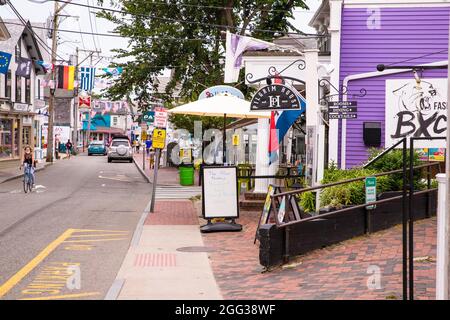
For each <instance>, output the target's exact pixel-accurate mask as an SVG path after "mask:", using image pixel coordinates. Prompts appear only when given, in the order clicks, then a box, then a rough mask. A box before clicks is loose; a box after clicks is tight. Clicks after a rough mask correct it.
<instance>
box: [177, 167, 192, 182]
mask: <svg viewBox="0 0 450 320" xmlns="http://www.w3.org/2000/svg"><path fill="white" fill-rule="evenodd" d="M178 172H179V174H180V184H181V185H182V186H192V185H194V166H192V165H191V166H179V167H178Z"/></svg>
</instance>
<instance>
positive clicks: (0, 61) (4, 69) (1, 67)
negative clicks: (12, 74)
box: [0, 51, 11, 74]
mask: <svg viewBox="0 0 450 320" xmlns="http://www.w3.org/2000/svg"><path fill="white" fill-rule="evenodd" d="M10 62H11V54H10V53H7V52H3V51H0V73H3V74H7V73H8V69H9V63H10Z"/></svg>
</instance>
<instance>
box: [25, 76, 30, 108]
mask: <svg viewBox="0 0 450 320" xmlns="http://www.w3.org/2000/svg"><path fill="white" fill-rule="evenodd" d="M25 102H26V103H28V104H30V103H31V79H25Z"/></svg>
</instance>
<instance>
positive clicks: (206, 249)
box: [177, 246, 217, 252]
mask: <svg viewBox="0 0 450 320" xmlns="http://www.w3.org/2000/svg"><path fill="white" fill-rule="evenodd" d="M177 251H180V252H214V251H217V250H216V249H214V248H212V247H202V246H197V247H182V248H178V249H177Z"/></svg>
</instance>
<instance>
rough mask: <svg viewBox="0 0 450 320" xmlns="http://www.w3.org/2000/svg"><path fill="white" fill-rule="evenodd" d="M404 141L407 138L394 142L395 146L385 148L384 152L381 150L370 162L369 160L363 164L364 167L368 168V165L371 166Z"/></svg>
mask: <svg viewBox="0 0 450 320" xmlns="http://www.w3.org/2000/svg"><path fill="white" fill-rule="evenodd" d="M403 141H406V138H403V139H401V140H399V141H398V142H397V143H396V144H394V145H393V146H391V147H389V148H387V149H385V150H384V151H383V152H381V153H380V154H379V155H377V156H376V157H375V158H373V159H371V160H370V161H369V162H367V163H366V164H365V165H363V168H367V167H368V166H370V165H371V164H373V163H375V162H377V161H378V160H379V159H381V157H383V156H384V155H385V154H386V153H388V152H389V151H391V150H392V149H394V148H395V147H397V146H398V145H400V144H401V143H403Z"/></svg>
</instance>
